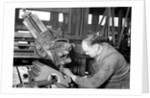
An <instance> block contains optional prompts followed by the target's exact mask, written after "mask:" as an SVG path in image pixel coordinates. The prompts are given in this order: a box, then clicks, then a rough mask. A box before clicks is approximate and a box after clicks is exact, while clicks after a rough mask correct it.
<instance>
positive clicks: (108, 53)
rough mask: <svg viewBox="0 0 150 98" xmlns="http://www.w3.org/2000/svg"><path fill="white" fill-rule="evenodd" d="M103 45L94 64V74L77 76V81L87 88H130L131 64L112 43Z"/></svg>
mask: <svg viewBox="0 0 150 98" xmlns="http://www.w3.org/2000/svg"><path fill="white" fill-rule="evenodd" d="M102 45H103V49H102V51H101V52H100V53H99V54H98V56H97V57H95V64H93V69H94V74H93V75H91V76H89V77H87V78H84V77H79V76H77V77H76V79H75V83H77V84H78V85H79V86H80V87H87V88H129V78H130V77H129V75H130V67H129V64H128V63H127V62H126V60H125V59H124V57H123V56H122V55H121V54H120V53H119V52H118V51H117V50H116V49H115V48H113V47H112V46H111V45H109V44H108V43H102Z"/></svg>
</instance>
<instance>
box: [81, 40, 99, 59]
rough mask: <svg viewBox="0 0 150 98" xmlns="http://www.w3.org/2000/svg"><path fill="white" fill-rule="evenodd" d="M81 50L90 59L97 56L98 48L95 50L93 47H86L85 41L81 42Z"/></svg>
mask: <svg viewBox="0 0 150 98" xmlns="http://www.w3.org/2000/svg"><path fill="white" fill-rule="evenodd" d="M82 49H83V51H84V52H85V54H86V55H89V56H90V57H92V58H93V57H96V56H97V51H98V50H97V49H98V48H96V47H95V46H94V45H93V46H90V45H88V44H87V42H86V41H83V42H82Z"/></svg>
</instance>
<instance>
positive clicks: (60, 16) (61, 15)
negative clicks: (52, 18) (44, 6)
mask: <svg viewBox="0 0 150 98" xmlns="http://www.w3.org/2000/svg"><path fill="white" fill-rule="evenodd" d="M63 19H64V17H63V13H59V20H58V21H59V22H63Z"/></svg>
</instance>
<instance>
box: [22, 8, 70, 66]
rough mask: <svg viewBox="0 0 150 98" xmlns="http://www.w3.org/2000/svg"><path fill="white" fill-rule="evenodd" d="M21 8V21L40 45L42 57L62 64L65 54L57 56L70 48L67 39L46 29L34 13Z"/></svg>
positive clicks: (56, 63)
mask: <svg viewBox="0 0 150 98" xmlns="http://www.w3.org/2000/svg"><path fill="white" fill-rule="evenodd" d="M23 10H24V14H23V15H22V17H23V19H24V21H23V23H24V25H25V26H26V27H27V29H28V30H29V31H30V33H31V34H32V36H33V37H34V39H35V41H36V42H37V43H38V44H39V45H40V46H41V50H42V51H44V52H45V54H44V55H43V57H45V58H49V59H50V60H51V61H52V62H53V63H54V64H55V65H56V66H58V65H62V61H65V60H66V58H67V56H64V57H59V55H58V53H61V52H63V51H66V50H67V51H68V52H69V51H70V50H71V45H69V44H70V43H69V40H67V39H62V38H58V37H56V36H57V35H56V34H55V33H54V32H52V31H50V30H49V29H47V28H46V26H45V25H44V24H43V23H42V21H41V20H40V19H39V18H38V16H37V15H36V14H32V13H31V12H27V11H26V10H25V9H23ZM66 55H67V54H66Z"/></svg>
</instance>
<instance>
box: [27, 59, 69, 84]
mask: <svg viewBox="0 0 150 98" xmlns="http://www.w3.org/2000/svg"><path fill="white" fill-rule="evenodd" d="M31 69H32V70H31V71H29V78H30V82H40V81H47V82H49V80H55V81H56V82H58V83H60V84H62V85H64V86H66V87H68V86H69V85H68V84H69V83H70V82H71V79H70V77H68V76H66V77H64V75H63V74H62V73H61V72H59V71H57V70H55V69H53V68H51V67H49V66H47V65H45V64H43V63H41V62H39V61H33V67H31ZM50 76H51V77H50ZM37 85H41V84H37Z"/></svg>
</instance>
